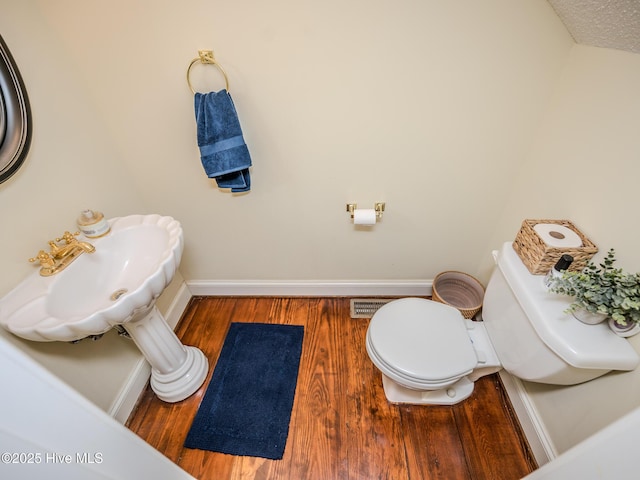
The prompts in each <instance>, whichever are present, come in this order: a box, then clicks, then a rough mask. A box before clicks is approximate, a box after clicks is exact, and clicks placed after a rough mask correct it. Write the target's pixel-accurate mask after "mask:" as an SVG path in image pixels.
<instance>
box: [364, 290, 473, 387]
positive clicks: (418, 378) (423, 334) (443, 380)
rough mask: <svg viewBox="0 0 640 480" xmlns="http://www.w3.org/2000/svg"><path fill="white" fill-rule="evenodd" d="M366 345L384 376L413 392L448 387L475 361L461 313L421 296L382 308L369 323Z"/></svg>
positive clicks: (468, 371)
mask: <svg viewBox="0 0 640 480" xmlns="http://www.w3.org/2000/svg"><path fill="white" fill-rule="evenodd" d="M366 347H367V352H368V353H369V357H370V358H371V361H372V362H373V363H374V364H375V365H376V366H377V367H378V368H379V369H380V371H381V372H382V373H383V374H384V375H386V376H388V377H389V378H391V379H392V380H394V381H396V382H398V383H399V384H401V385H404V386H405V387H407V388H412V389H416V390H437V389H440V388H444V387H447V386H449V385H451V384H453V383H455V382H457V381H458V380H460V379H461V378H462V377H464V376H466V375H468V374H469V373H471V372H472V371H473V369H474V368H475V367H476V365H477V364H478V358H477V356H476V353H475V350H474V348H473V345H472V343H471V339H470V337H469V335H468V333H467V329H466V326H465V321H464V318H463V316H462V314H461V313H460V312H459V311H458V310H457V309H455V308H453V307H451V306H448V305H445V304H442V303H438V302H434V301H431V300H426V299H422V298H403V299H400V300H394V301H392V302H390V303H388V304H386V305H384V306H383V307H381V308H380V309H379V310H378V311H377V312H376V313H375V314H374V315H373V318H372V319H371V322H370V324H369V328H368V330H367V342H366Z"/></svg>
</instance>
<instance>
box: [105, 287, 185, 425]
mask: <svg viewBox="0 0 640 480" xmlns="http://www.w3.org/2000/svg"><path fill="white" fill-rule="evenodd" d="M191 297H192V295H191V292H190V291H189V289H188V288H187V285H186V284H185V283H183V284H182V285H181V286H180V289H179V291H178V293H177V294H176V296H175V298H174V299H173V301H172V302H171V305H170V306H169V308H168V309H167V311H166V312H164V314H163V315H164V318H165V320H166V321H167V323H168V324H169V326H170V327H171V328H173V329H175V328H176V325H177V324H178V322H179V321H180V317H181V316H182V314H183V313H184V311H185V309H186V308H187V305H188V303H189V300H191ZM150 377H151V367H150V366H149V363H148V362H147V361H146V360H145V359H144V357H141V358H140V360H139V361H138V363H137V364H136V366H135V367H134V368H133V370H132V371H131V374H130V375H129V378H128V379H127V381H126V382H125V384H124V386H123V387H122V390H120V394H119V395H118V397H117V398H116V399H115V401H114V402H113V404H112V405H111V408H110V409H109V411H108V412H107V413H108V414H109V415H110V416H111V417H113V418H114V419H115V420H117V421H118V422H120V423H122V424H124V423H125V422H126V421H127V419H128V418H129V415H131V412H132V411H133V409H134V408H135V406H136V403H137V402H138V398H140V395H141V394H142V392H143V391H144V389H145V388H146V386H147V382H148V381H149V378H150Z"/></svg>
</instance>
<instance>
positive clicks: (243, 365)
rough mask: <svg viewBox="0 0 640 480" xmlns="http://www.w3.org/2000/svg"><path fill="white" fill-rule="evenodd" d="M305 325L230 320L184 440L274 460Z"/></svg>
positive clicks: (283, 437)
mask: <svg viewBox="0 0 640 480" xmlns="http://www.w3.org/2000/svg"><path fill="white" fill-rule="evenodd" d="M303 336H304V327H302V326H300V325H274V324H266V323H232V324H231V326H230V327H229V332H228V333H227V338H226V339H225V341H224V345H223V346H222V350H221V351H220V358H219V359H218V363H217V364H216V367H215V370H214V371H213V376H212V378H211V382H210V383H209V386H208V387H207V391H206V393H205V396H204V399H203V400H202V403H201V404H200V408H199V409H198V413H197V414H196V417H195V419H194V420H193V424H192V425H191V429H190V430H189V433H188V435H187V439H186V441H185V444H184V446H185V447H187V448H198V449H200V450H210V451H214V452H222V453H228V454H231V455H247V456H251V457H264V458H270V459H273V460H279V459H281V458H282V456H283V454H284V447H285V444H286V442H287V435H288V433H289V420H290V418H291V408H292V407H293V397H294V394H295V391H296V382H297V380H298V366H299V364H300V354H301V353H302V339H303Z"/></svg>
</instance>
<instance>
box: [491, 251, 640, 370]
mask: <svg viewBox="0 0 640 480" xmlns="http://www.w3.org/2000/svg"><path fill="white" fill-rule="evenodd" d="M497 264H498V268H499V269H500V271H501V272H502V274H503V275H504V277H505V279H506V280H507V283H508V284H509V285H510V287H511V290H512V291H513V294H514V295H515V297H516V299H517V300H518V303H519V304H520V306H521V307H522V309H523V310H524V312H525V314H526V315H527V316H528V318H529V321H530V322H531V324H532V326H533V328H534V330H535V331H536V333H537V334H538V336H539V337H540V339H541V340H542V341H543V342H544V343H545V344H546V345H547V346H548V347H549V348H550V349H551V350H552V351H553V352H555V353H556V355H558V356H559V357H560V358H562V359H563V360H564V361H566V362H567V363H568V364H569V365H572V366H574V367H577V368H596V369H607V370H633V369H634V368H636V367H637V366H638V363H640V357H639V356H638V353H637V352H636V351H635V349H634V348H633V347H632V346H631V344H630V343H629V341H628V340H627V339H626V338H622V337H619V336H618V335H616V334H615V333H613V332H612V331H611V330H610V329H609V327H608V324H607V322H603V323H601V324H598V325H586V324H584V323H582V322H580V321H578V320H576V319H575V318H573V316H572V315H570V314H567V313H564V311H565V310H566V309H567V307H568V306H569V305H570V304H571V301H572V299H571V298H570V297H566V296H562V295H558V294H555V293H549V292H548V290H547V288H546V286H545V285H544V276H543V275H532V274H531V273H529V271H528V270H527V267H526V266H525V265H524V264H523V263H522V261H521V260H520V257H519V256H518V254H517V253H516V252H515V250H514V249H513V245H512V244H511V243H505V244H504V245H503V246H502V248H501V250H500V252H499V254H498V259H497Z"/></svg>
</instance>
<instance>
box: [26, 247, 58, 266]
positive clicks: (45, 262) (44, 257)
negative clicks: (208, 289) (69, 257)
mask: <svg viewBox="0 0 640 480" xmlns="http://www.w3.org/2000/svg"><path fill="white" fill-rule="evenodd" d="M29 261H30V262H31V263H34V262H40V266H42V267H53V266H54V264H55V262H54V260H53V257H51V255H50V254H48V253H47V252H45V251H44V250H40V251H39V252H38V255H36V256H35V257H33V258H30V259H29Z"/></svg>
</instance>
